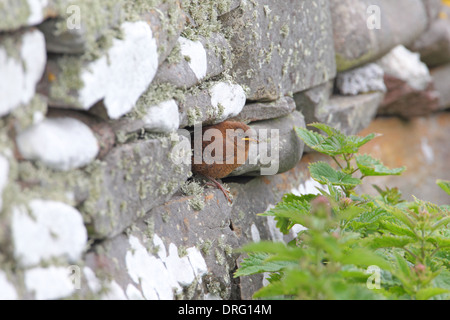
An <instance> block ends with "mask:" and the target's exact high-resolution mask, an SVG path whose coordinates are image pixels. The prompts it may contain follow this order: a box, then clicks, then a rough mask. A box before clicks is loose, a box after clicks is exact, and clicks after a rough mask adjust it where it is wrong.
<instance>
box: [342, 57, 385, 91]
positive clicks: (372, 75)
mask: <svg viewBox="0 0 450 320" xmlns="http://www.w3.org/2000/svg"><path fill="white" fill-rule="evenodd" d="M336 87H337V89H338V90H339V92H340V93H341V94H343V95H358V94H360V93H368V92H372V91H381V92H386V90H387V89H386V85H385V84H384V71H383V69H382V68H381V67H380V66H379V65H377V64H376V63H369V64H366V65H364V66H362V67H360V68H356V69H352V70H349V71H345V72H341V73H338V75H337V77H336Z"/></svg>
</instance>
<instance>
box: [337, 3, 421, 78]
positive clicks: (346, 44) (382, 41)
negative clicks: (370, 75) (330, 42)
mask: <svg viewBox="0 0 450 320" xmlns="http://www.w3.org/2000/svg"><path fill="white" fill-rule="evenodd" d="M330 5H331V15H332V21H333V31H334V48H335V51H336V64H337V70H338V71H345V70H348V69H351V68H354V67H358V66H361V65H363V64H366V63H367V62H371V61H374V60H376V59H378V58H380V57H382V56H383V55H384V54H386V53H387V52H389V51H390V50H391V49H392V48H394V47H395V46H397V45H399V44H404V45H409V44H411V43H412V42H413V41H414V40H415V39H417V38H418V37H419V36H420V35H421V34H422V33H423V32H424V31H425V29H426V27H427V23H428V18H427V11H426V9H425V7H424V5H423V2H422V1H421V0H398V1H390V0H374V1H372V0H343V1H337V0H333V1H330ZM371 6H375V7H371ZM349 8H351V10H350V9H349ZM372 9H374V10H372ZM378 14H379V16H378ZM400 17H408V19H401V18H400ZM378 18H379V22H380V24H379V25H378V26H377V23H376V22H377V19H378ZM378 27H380V28H378Z"/></svg>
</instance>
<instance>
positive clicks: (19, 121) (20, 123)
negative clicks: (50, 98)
mask: <svg viewBox="0 0 450 320" xmlns="http://www.w3.org/2000/svg"><path fill="white" fill-rule="evenodd" d="M46 113H47V101H46V99H45V98H44V96H42V95H39V94H37V95H35V96H34V97H33V98H32V99H31V101H30V102H29V103H28V104H27V105H24V106H19V107H18V108H16V109H14V110H13V111H12V112H11V114H10V116H11V117H13V118H14V120H15V123H16V126H17V127H18V128H20V129H21V130H23V129H26V128H28V127H30V126H31V125H33V124H34V122H35V120H36V119H35V117H36V116H37V115H39V114H40V115H42V116H44V115H45V114H46ZM17 127H16V128H17Z"/></svg>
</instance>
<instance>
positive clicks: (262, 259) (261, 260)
mask: <svg viewBox="0 0 450 320" xmlns="http://www.w3.org/2000/svg"><path fill="white" fill-rule="evenodd" d="M270 256H271V255H270V254H268V253H263V252H259V253H252V254H250V255H249V256H248V258H246V259H244V260H243V261H242V263H241V266H240V268H239V269H238V270H237V271H236V272H235V273H234V277H235V278H237V277H242V276H249V275H252V274H257V273H264V272H279V271H281V270H283V269H285V268H288V267H290V266H294V265H296V263H293V262H290V261H267V259H268V258H270Z"/></svg>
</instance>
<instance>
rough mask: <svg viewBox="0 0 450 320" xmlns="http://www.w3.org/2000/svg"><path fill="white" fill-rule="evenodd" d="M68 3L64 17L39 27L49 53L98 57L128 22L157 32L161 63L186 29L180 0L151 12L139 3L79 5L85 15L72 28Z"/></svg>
mask: <svg viewBox="0 0 450 320" xmlns="http://www.w3.org/2000/svg"><path fill="white" fill-rule="evenodd" d="M73 4H74V3H67V8H66V7H65V6H63V7H62V9H60V10H59V11H60V14H61V16H60V17H57V18H55V19H49V20H46V21H44V22H43V23H42V24H41V25H39V28H40V30H41V31H42V32H43V33H44V34H45V38H46V44H47V50H48V51H49V52H51V53H64V54H84V53H86V52H87V53H88V54H89V56H91V57H97V56H98V55H99V54H100V51H101V50H102V46H105V44H106V46H107V43H108V42H110V40H111V38H112V35H115V36H117V35H118V34H119V33H118V30H119V29H120V25H121V23H122V22H124V21H126V20H131V21H136V20H143V21H146V22H147V23H148V24H149V26H150V28H151V29H152V32H153V37H154V38H155V39H156V43H157V46H158V56H159V62H160V63H162V62H163V61H164V60H165V59H166V57H167V56H168V55H169V53H170V51H171V50H172V48H173V46H174V45H175V43H176V40H177V38H178V36H179V35H180V33H181V31H182V30H183V28H184V22H185V19H186V17H185V15H184V13H183V11H182V10H181V6H180V1H179V0H171V1H168V2H164V3H162V2H160V3H157V5H156V6H155V7H152V8H150V9H148V8H147V9H146V8H145V7H144V8H141V7H140V4H139V3H133V2H128V3H127V5H126V6H124V3H123V2H121V1H104V2H102V3H85V2H82V1H80V2H79V3H78V2H76V3H75V5H77V6H78V7H79V8H80V12H82V14H83V18H82V19H80V20H79V22H80V26H79V27H75V28H73V27H71V26H70V23H73V21H72V20H73V18H72V15H73V14H74V11H72V10H69V8H70V7H69V6H70V5H73Z"/></svg>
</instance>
